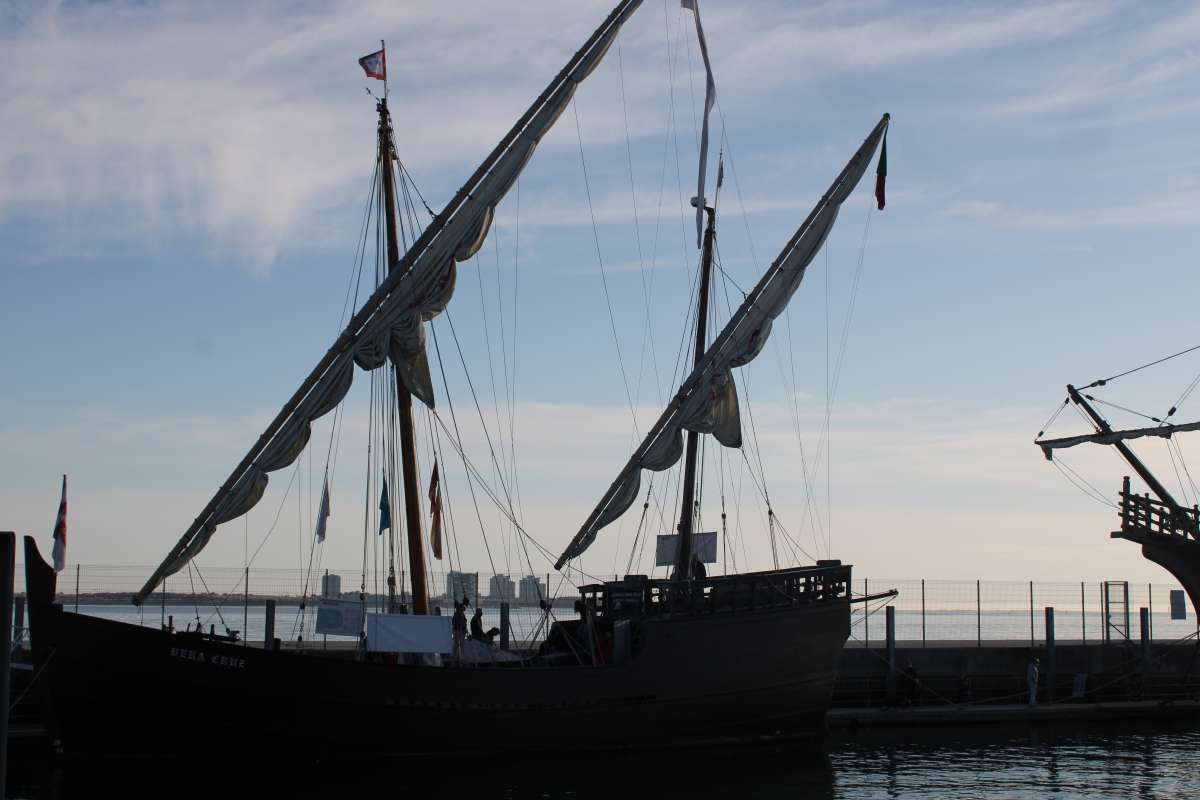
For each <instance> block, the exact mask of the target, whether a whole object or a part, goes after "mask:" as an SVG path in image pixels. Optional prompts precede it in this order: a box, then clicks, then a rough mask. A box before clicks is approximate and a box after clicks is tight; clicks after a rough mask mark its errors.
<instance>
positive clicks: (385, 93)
mask: <svg viewBox="0 0 1200 800" xmlns="http://www.w3.org/2000/svg"><path fill="white" fill-rule="evenodd" d="M379 50H380V52H382V53H383V99H384V100H387V96H388V82H387V81H388V79H387V44H385V43H384V41H383V39H380V40H379Z"/></svg>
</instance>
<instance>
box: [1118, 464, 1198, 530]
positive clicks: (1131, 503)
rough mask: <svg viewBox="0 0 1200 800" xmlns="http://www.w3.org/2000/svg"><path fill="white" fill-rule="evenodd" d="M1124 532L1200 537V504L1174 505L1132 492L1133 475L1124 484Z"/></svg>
mask: <svg viewBox="0 0 1200 800" xmlns="http://www.w3.org/2000/svg"><path fill="white" fill-rule="evenodd" d="M1120 512H1121V532H1122V533H1133V534H1152V535H1156V536H1179V537H1183V538H1186V539H1193V540H1197V539H1200V506H1192V507H1191V508H1185V507H1183V506H1173V505H1171V504H1169V503H1164V502H1162V501H1161V500H1158V499H1156V498H1153V497H1151V496H1150V495H1149V494H1136V493H1134V492H1132V491H1130V488H1129V478H1125V481H1124V483H1123V484H1122V486H1121V506H1120Z"/></svg>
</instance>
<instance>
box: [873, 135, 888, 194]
mask: <svg viewBox="0 0 1200 800" xmlns="http://www.w3.org/2000/svg"><path fill="white" fill-rule="evenodd" d="M885 183H887V131H884V133H883V144H881V145H880V146H879V166H878V167H876V168H875V202H877V203H878V204H879V210H880V211H883V207H884V205H886V202H885V198H884V194H883V185H884V184H885Z"/></svg>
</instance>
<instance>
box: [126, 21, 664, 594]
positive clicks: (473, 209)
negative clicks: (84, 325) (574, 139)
mask: <svg viewBox="0 0 1200 800" xmlns="http://www.w3.org/2000/svg"><path fill="white" fill-rule="evenodd" d="M640 5H641V0H622V1H621V2H620V3H618V5H617V6H616V8H614V9H613V11H612V13H611V14H609V16H608V18H607V19H605V21H604V22H603V24H601V25H600V27H599V28H597V29H596V31H595V32H594V33H593V34H592V36H591V37H590V38H589V39H588V40H587V42H585V43H584V45H583V47H581V48H580V49H579V50H578V51H576V53H575V55H574V56H572V57H571V59H570V60H569V61H568V62H567V64H566V66H565V67H563V69H562V71H561V72H559V73H558V75H557V76H555V78H554V80H552V81H551V82H550V85H549V86H547V87H546V89H545V91H543V92H542V94H541V95H540V96H539V97H538V99H537V100H535V101H534V103H533V105H532V106H530V107H529V109H528V110H527V111H526V112H525V114H524V115H522V117H521V118H520V120H518V121H517V124H516V125H514V126H513V128H512V129H511V130H510V131H509V132H508V134H507V135H506V136H505V137H504V138H503V139H502V140H501V141H500V143H499V144H498V145H497V146H496V148H495V149H494V150H493V151H492V152H491V154H489V155H488V157H487V158H486V159H484V161H483V163H482V164H480V166H479V168H478V169H476V171H475V173H474V174H473V175H472V176H471V178H470V179H468V181H467V182H466V183H465V184H464V185H463V187H462V188H461V189H459V191H458V193H457V194H456V195H455V196H454V198H453V199H452V200H451V201H450V202H449V203H448V204H447V205H446V207H445V209H443V211H442V213H441V214H439V215H438V216H437V217H435V219H434V221H433V222H432V223H431V224H430V225H429V227H428V228H426V229H425V231H424V232H423V233H422V234H421V236H420V237H419V238H418V239H417V241H416V242H415V243H414V244H413V246H412V248H411V249H410V250H409V251H408V252H407V253H405V255H404V257H403V259H401V262H400V264H399V265H398V267H397V268H396V269H393V270H391V272H390V273H389V276H388V277H387V278H386V279H385V280H384V281H383V283H381V284H380V286H379V288H378V289H376V291H375V293H374V294H372V295H371V297H370V298H369V299H368V300H367V301H366V303H364V304H363V306H362V307H361V308H360V309H359V310H358V312H357V313H356V314H355V315H354V317H353V319H351V320H350V323H349V325H347V327H346V329H345V330H344V331H343V332H342V334H341V336H339V337H338V339H337V341H336V342H334V344H333V346H332V347H331V348H330V349H329V350H328V352H327V353H326V354H325V357H324V358H323V359H322V360H321V362H320V363H319V364H318V365H317V367H316V368H315V369H314V370H313V371H312V373H311V374H310V375H309V376H308V378H307V379H306V380H305V382H304V383H303V384H302V385H301V386H300V388H299V389H298V390H297V391H296V393H295V394H294V395H293V396H292V398H291V399H290V400H289V401H288V402H287V404H285V405H284V407H283V409H282V410H281V411H280V412H279V414H278V415H277V416H276V417H275V419H274V420H273V421H272V422H271V424H270V425H269V426H268V427H267V430H266V431H265V432H264V433H263V434H262V436H260V437H259V439H258V441H257V442H256V443H255V445H254V447H253V448H251V450H250V452H249V453H247V455H246V457H245V458H243V459H242V461H241V463H240V464H239V465H238V467H237V468H236V469H235V470H234V471H233V473H232V474H231V475H230V476H229V478H228V480H226V482H225V483H224V484H223V485H222V486H221V488H220V489H219V490H218V491H217V493H216V494H215V495H214V496H213V498H212V499H211V500H210V501H209V503H208V505H207V506H205V508H204V510H203V511H202V512H201V513H200V515H199V516H198V517H196V519H195V520H194V521H193V522H192V524H191V526H189V528H188V530H187V532H186V533H184V535H183V537H182V538H181V539H180V540H179V542H178V543H177V544H176V545H175V546H174V547H173V548H172V549H171V552H170V553H169V554H168V555H167V558H166V559H165V560H164V561H163V563H162V564H160V565H159V567H158V569H156V570H155V571H154V574H153V575H152V576H151V577H150V579H149V580H148V581H147V582H146V584H145V585H144V586H143V587H142V588H141V590H139V591H138V593H137V594H135V595H134V597H133V601H134V603H135V604H140V603H141V602H142V601H143V600H145V598H146V597H147V596H148V595H149V594H150V593H151V592H153V591H154V590H155V588H157V586H158V585H159V583H160V582H161V581H162V579H163V578H165V577H166V576H168V575H171V574H173V573H175V572H177V571H179V570H180V569H182V568H183V567H184V566H185V565H186V564H187V563H188V561H190V560H191V559H192V558H194V557H195V556H196V555H197V554H198V553H199V552H200V551H201V550H203V549H204V547H205V545H207V544H208V541H209V539H210V538H211V537H212V535H213V533H214V532H215V531H216V528H217V526H218V525H220V524H222V523H224V522H228V521H230V520H232V519H235V518H237V517H239V516H241V515H243V514H245V513H246V512H247V511H249V510H250V509H251V508H253V507H254V505H255V504H256V503H257V502H258V501H259V500H260V499H261V498H262V496H263V492H264V491H265V490H266V487H267V473H269V472H274V471H276V470H280V469H283V468H284V467H287V466H289V465H290V464H292V463H293V462H295V460H296V459H297V458H298V457H299V455H300V453H301V452H303V450H304V447H305V445H306V444H307V443H308V439H309V437H310V435H311V424H312V422H313V421H314V420H316V419H318V418H319V417H321V416H323V415H324V414H327V413H329V412H330V411H332V410H333V409H334V408H336V407H337V405H338V403H340V402H341V401H342V398H343V397H345V396H346V393H347V392H348V391H349V390H350V385H351V383H352V382H353V380H354V365H355V364H357V365H358V366H359V367H361V368H362V369H375V368H377V367H380V366H382V365H383V364H384V362H385V361H386V360H387V359H388V358H389V357H390V358H391V359H392V361H393V363H394V364H395V365H396V370H397V372H398V373H399V375H400V377H401V380H402V381H403V383H404V385H405V387H406V388H407V389H408V390H409V391H410V392H411V393H412V394H413V395H414V396H416V397H417V398H419V399H420V400H421V401H422V402H424V403H425V404H426V405H429V406H432V405H433V386H432V381H431V379H430V374H429V363H428V359H427V357H426V354H425V330H424V326H423V324H422V323H423V322H426V321H428V320H430V319H432V318H433V317H435V316H437V315H438V314H440V313H441V312H442V311H443V310H444V309H445V308H446V304H447V303H449V302H450V298H451V296H452V295H453V293H454V283H455V277H456V269H457V263H458V262H460V261H465V260H466V259H469V258H471V256H473V255H475V253H476V252H477V251H478V250H479V248H480V247H482V245H483V242H484V240H485V239H486V237H487V234H488V230H489V228H490V226H491V223H492V217H493V214H494V209H495V207H496V204H497V203H499V202H500V200H501V199H502V198H503V197H504V196H505V194H506V193H507V192H508V190H509V189H510V188H511V187H512V185H513V183H515V182H516V180H517V177H518V176H519V175H520V174H521V170H522V169H523V168H524V167H525V164H526V163H527V162H528V161H529V158H530V157H531V156H532V155H533V151H534V149H535V148H536V147H537V145H538V142H540V141H541V139H542V137H543V136H545V135H546V133H547V132H548V131H549V130H550V128H551V127H553V125H554V123H555V122H556V121H557V120H558V118H559V116H560V115H561V114H562V112H563V111H564V110H566V107H567V105H568V104H569V103H570V102H571V98H572V97H574V95H575V90H576V88H577V87H578V86H579V84H580V83H582V82H583V81H584V80H585V79H586V78H587V77H588V76H589V75H591V74H592V72H593V71H594V70H595V69H596V67H597V66H598V65H599V64H600V62H601V60H602V59H603V58H604V55H605V54H606V53H607V52H608V50H609V48H610V47H611V46H612V43H613V42H614V41H616V38H617V36H618V34H619V33H620V31H621V26H622V25H624V23H625V21H626V20H627V19H628V18H629V16H630V15H631V14H632V13H633V12H634V11H636V10H637V8H638V6H640Z"/></svg>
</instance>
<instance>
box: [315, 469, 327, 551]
mask: <svg viewBox="0 0 1200 800" xmlns="http://www.w3.org/2000/svg"><path fill="white" fill-rule="evenodd" d="M328 519H329V476H328V475H326V476H325V488H324V489H323V490H322V491H321V510H320V511H318V512H317V541H318V542H323V541H325V522H326V521H327V520H328Z"/></svg>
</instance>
